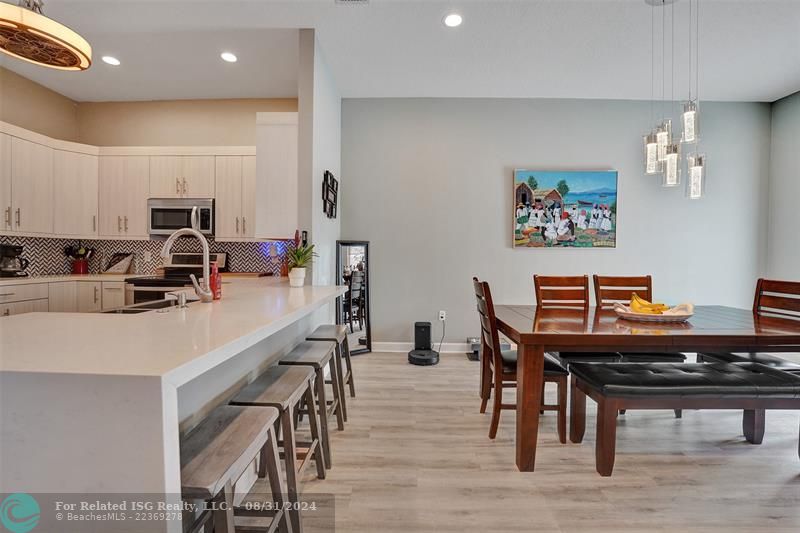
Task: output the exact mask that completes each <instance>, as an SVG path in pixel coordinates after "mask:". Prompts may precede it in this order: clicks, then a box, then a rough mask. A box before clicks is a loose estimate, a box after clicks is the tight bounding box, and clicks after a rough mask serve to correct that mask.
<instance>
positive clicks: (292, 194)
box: [254, 113, 299, 239]
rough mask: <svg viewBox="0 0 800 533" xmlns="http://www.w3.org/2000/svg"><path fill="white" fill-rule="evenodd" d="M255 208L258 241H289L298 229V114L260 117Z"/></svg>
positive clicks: (269, 114)
mask: <svg viewBox="0 0 800 533" xmlns="http://www.w3.org/2000/svg"><path fill="white" fill-rule="evenodd" d="M256 122H257V129H256V151H257V153H258V164H257V168H256V176H257V180H256V185H257V189H258V190H257V196H256V197H257V198H258V204H257V205H255V206H254V211H255V214H256V224H257V225H256V228H255V233H254V235H255V236H256V237H259V238H273V239H287V238H289V237H291V236H292V235H294V232H295V230H296V229H297V228H298V226H299V224H298V210H297V204H298V192H297V181H298V177H297V131H298V130H297V113H258V115H257V119H256Z"/></svg>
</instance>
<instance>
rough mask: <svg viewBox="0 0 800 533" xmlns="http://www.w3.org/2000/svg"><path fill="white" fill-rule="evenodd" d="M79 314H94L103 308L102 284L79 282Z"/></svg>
mask: <svg viewBox="0 0 800 533" xmlns="http://www.w3.org/2000/svg"><path fill="white" fill-rule="evenodd" d="M77 284H78V312H79V313H92V312H94V311H100V310H102V308H103V290H102V283H101V282H99V281H78V282H77Z"/></svg>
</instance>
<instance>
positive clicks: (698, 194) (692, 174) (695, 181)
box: [686, 153, 706, 200]
mask: <svg viewBox="0 0 800 533" xmlns="http://www.w3.org/2000/svg"><path fill="white" fill-rule="evenodd" d="M686 159H687V161H688V167H689V176H688V178H687V180H686V196H687V197H689V199H690V200H699V199H700V198H702V197H703V196H704V195H705V193H706V156H705V154H697V153H694V154H689V156H687V158H686Z"/></svg>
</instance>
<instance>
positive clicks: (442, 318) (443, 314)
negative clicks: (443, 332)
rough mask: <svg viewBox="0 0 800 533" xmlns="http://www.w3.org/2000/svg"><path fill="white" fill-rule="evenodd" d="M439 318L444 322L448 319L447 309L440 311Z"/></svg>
mask: <svg viewBox="0 0 800 533" xmlns="http://www.w3.org/2000/svg"><path fill="white" fill-rule="evenodd" d="M439 320H440V321H442V322H444V321H445V320H447V312H446V311H439Z"/></svg>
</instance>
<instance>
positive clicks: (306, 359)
mask: <svg viewBox="0 0 800 533" xmlns="http://www.w3.org/2000/svg"><path fill="white" fill-rule="evenodd" d="M334 348H335V344H334V343H332V342H310V341H305V342H301V343H300V344H298V345H297V346H296V347H295V349H294V350H292V351H291V352H289V354H288V355H286V356H285V357H283V358H282V359H281V361H280V364H281V365H283V366H304V367H311V368H313V369H314V372H315V374H316V376H317V379H316V388H317V409H318V411H319V419H320V426H321V428H322V449H323V453H324V454H325V463H326V464H327V465H328V467H329V468H330V466H331V465H332V464H333V463H332V461H331V456H332V453H331V443H330V438H329V436H328V417H329V416H330V415H332V414H335V415H336V425H337V428H338V429H339V431H342V430H344V414H343V412H342V398H343V394H342V388H343V387H342V385H341V377H340V375H339V370H338V368H337V366H336V359H338V358H336V357H333V351H334ZM325 365H328V368H329V369H330V373H331V388H332V389H333V399H332V400H327V399H326V396H325ZM308 405H309V406H313V405H314V404H313V403H309V404H308ZM309 411H313V409H309Z"/></svg>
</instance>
